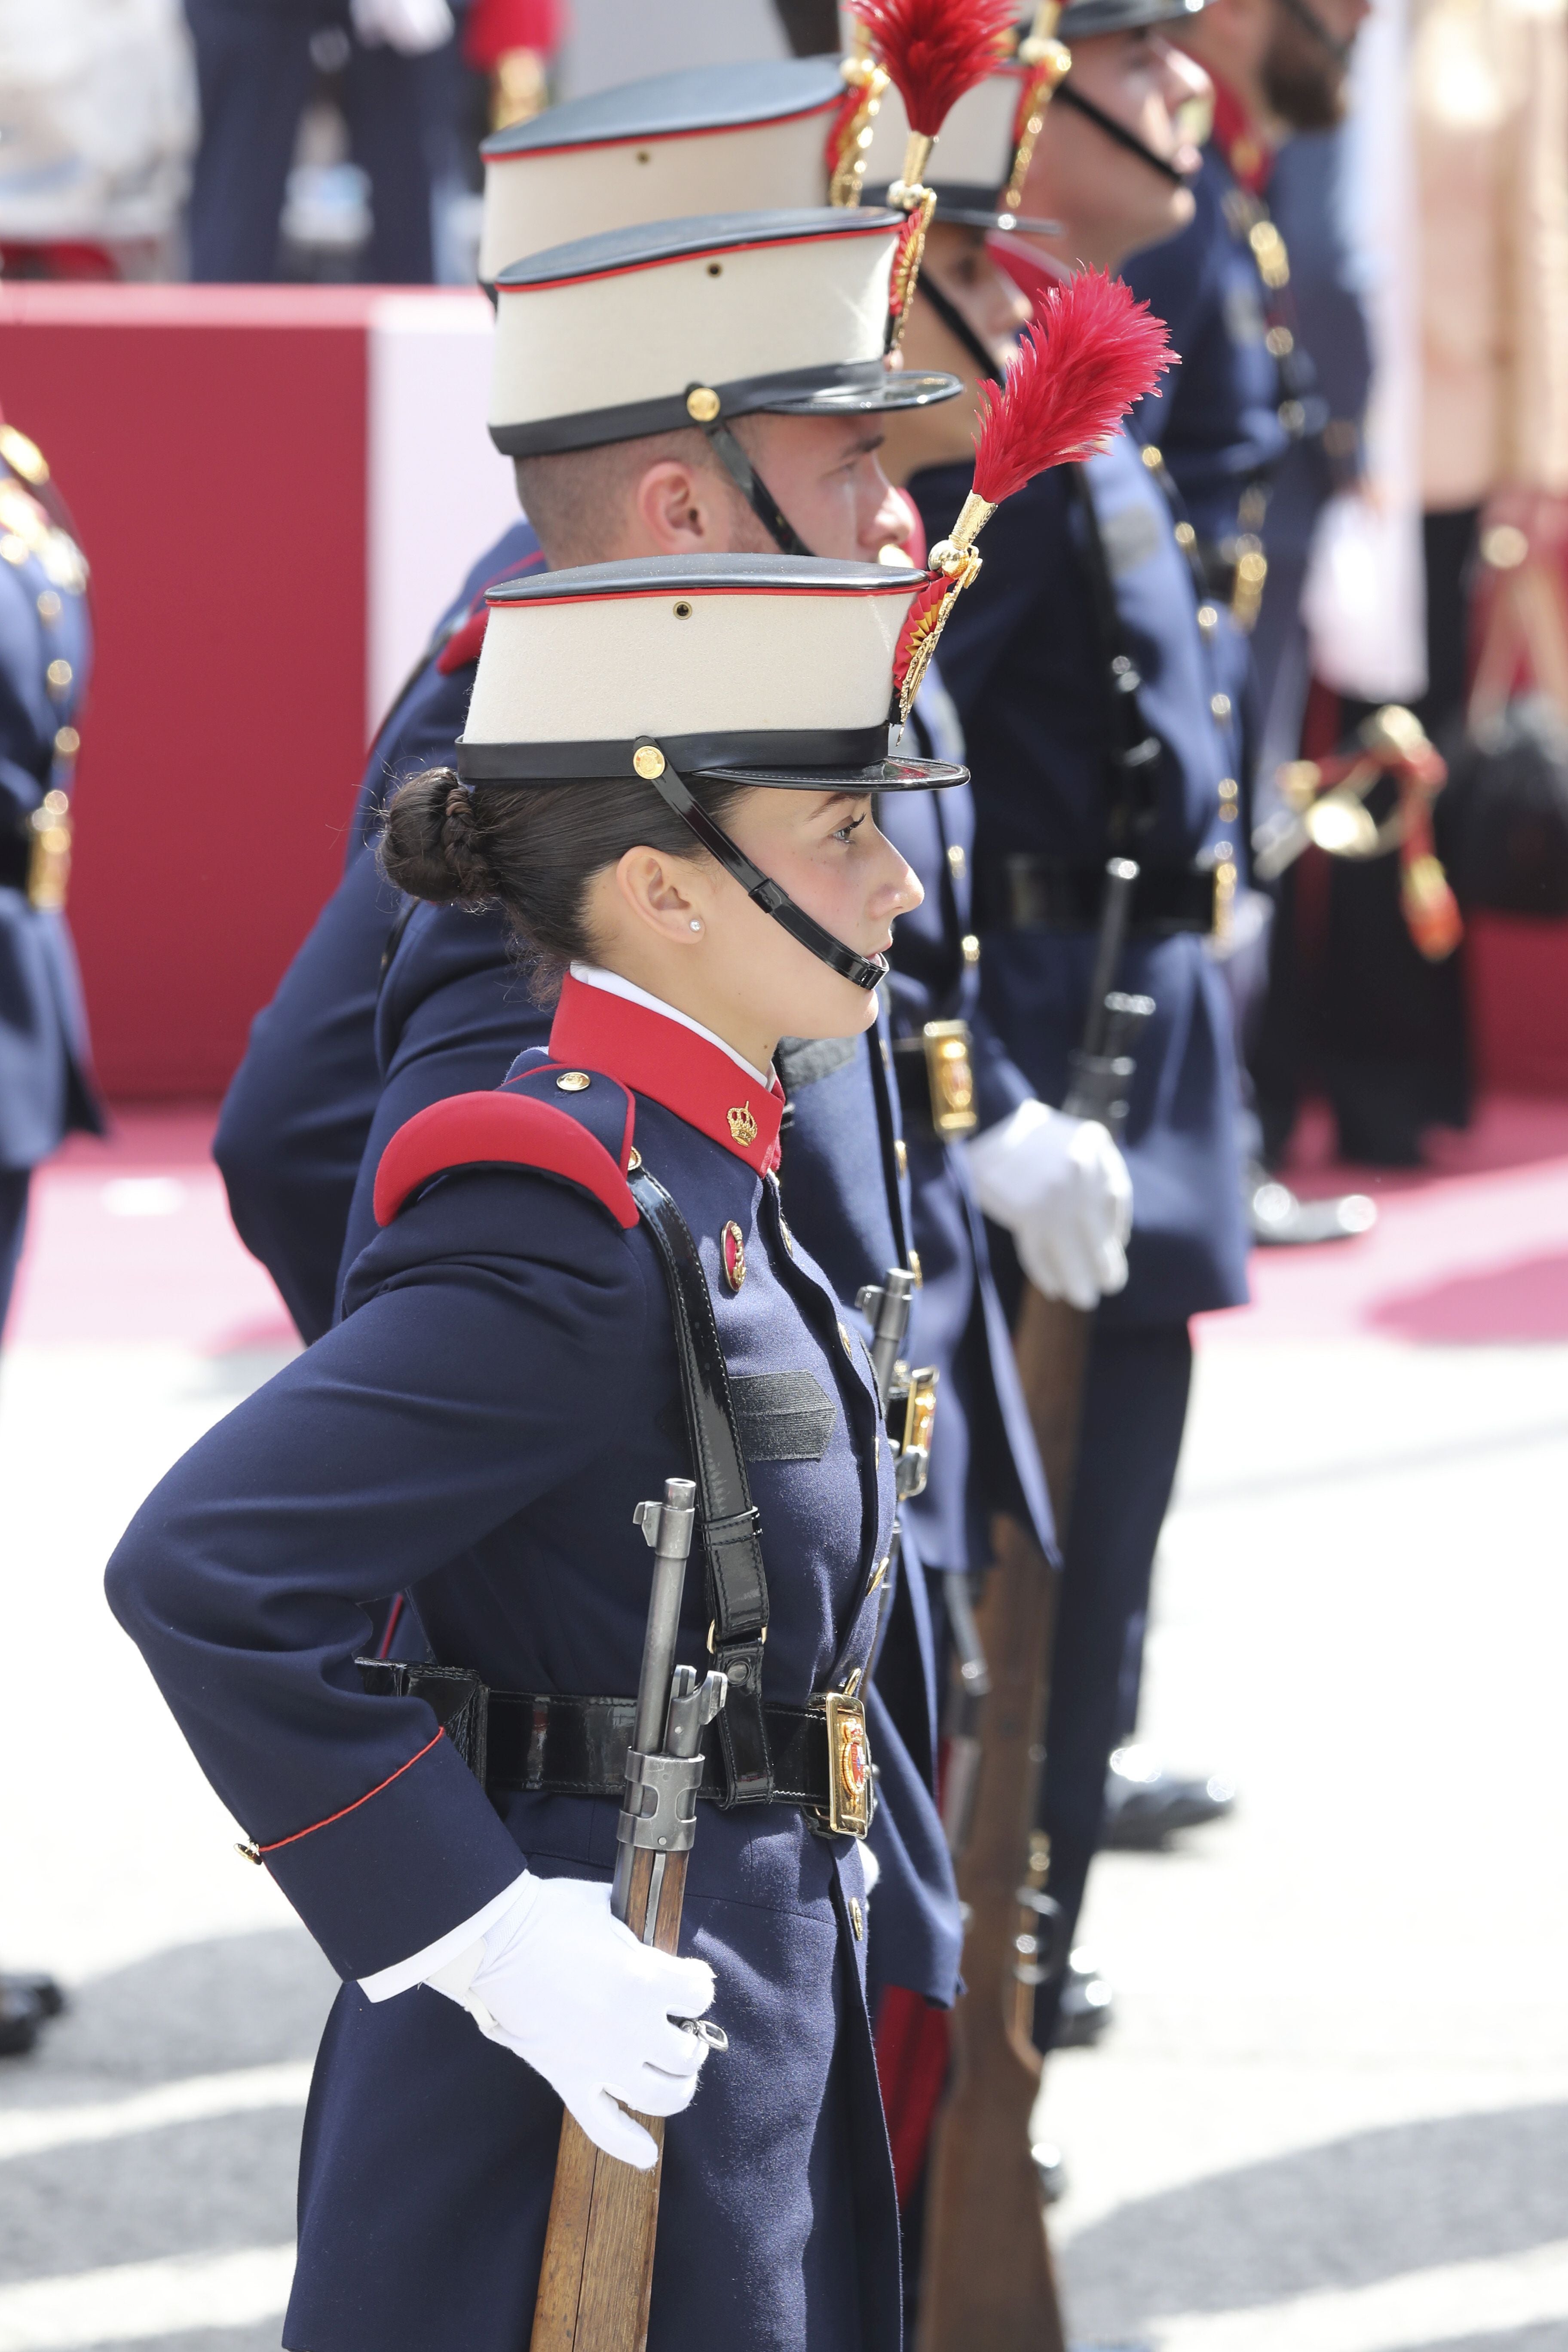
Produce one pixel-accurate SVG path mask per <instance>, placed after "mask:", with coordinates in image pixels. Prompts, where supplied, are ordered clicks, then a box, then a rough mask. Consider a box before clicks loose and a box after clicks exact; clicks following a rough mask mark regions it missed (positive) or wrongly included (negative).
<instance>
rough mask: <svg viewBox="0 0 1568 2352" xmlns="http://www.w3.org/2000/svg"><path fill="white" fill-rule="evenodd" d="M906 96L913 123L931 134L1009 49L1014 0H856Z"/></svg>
mask: <svg viewBox="0 0 1568 2352" xmlns="http://www.w3.org/2000/svg"><path fill="white" fill-rule="evenodd" d="M854 13H855V15H856V16H858V18H859V20H860V22H861V24H862V25H864V26H865V27H866V30H867V32H868V34H869V35H870V37H871V40H872V43H873V45H874V47H875V48H876V51H877V55H878V58H879V59H880V61H881V63H882V64H883V65H885V66H886V67H887V68H888V73H889V78H890V79H891V80H892V82H893V85H894V88H895V89H897V91H898V93H899V96H900V98H901V99H902V100H903V101H904V112H905V113H906V114H907V115H908V116H909V119H910V130H911V131H919V132H920V134H921V138H922V139H934V138H935V137H936V135H937V133H938V131H940V130H941V129H942V122H943V121H944V120H945V118H946V115H947V113H948V110H949V109H950V108H951V107H952V106H954V105H956V103H957V102H958V100H960V99H961V98H962V97H963V93H964V91H965V90H966V89H973V87H974V85H975V83H976V82H977V81H984V79H985V77H986V75H987V74H988V73H990V72H991V71H992V70H993V68H994V67H995V66H997V65H998V64H999V63H1000V62H1001V60H1002V58H1004V57H1005V55H1006V54H1007V51H1008V49H1009V47H1011V43H1010V41H1009V39H1008V36H1009V35H1010V34H1011V32H1012V29H1013V23H1014V19H1015V18H1016V16H1017V14H1018V9H1017V5H1016V0H854Z"/></svg>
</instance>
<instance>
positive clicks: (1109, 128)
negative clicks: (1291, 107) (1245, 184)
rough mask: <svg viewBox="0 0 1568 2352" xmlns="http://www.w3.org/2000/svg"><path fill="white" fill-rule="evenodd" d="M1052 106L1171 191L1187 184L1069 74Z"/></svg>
mask: <svg viewBox="0 0 1568 2352" xmlns="http://www.w3.org/2000/svg"><path fill="white" fill-rule="evenodd" d="M1287 5H1289V0H1287ZM1053 104H1055V105H1057V106H1070V107H1071V108H1072V109H1073V110H1074V111H1075V113H1078V114H1081V115H1082V116H1083V117H1084V119H1085V121H1089V122H1092V123H1093V125H1094V127H1095V129H1096V130H1097V131H1104V133H1105V135H1106V137H1107V138H1108V139H1110V140H1113V141H1114V142H1115V143H1116V145H1117V146H1118V147H1125V149H1126V150H1127V152H1128V153H1129V154H1130V155H1136V156H1137V158H1138V161H1139V162H1140V163H1147V164H1148V166H1149V169H1150V170H1151V171H1152V172H1158V173H1159V174H1160V177H1161V178H1162V179H1163V180H1169V181H1170V183H1171V184H1172V186H1173V187H1177V188H1184V187H1186V186H1187V185H1188V184H1189V181H1190V175H1189V174H1188V173H1185V172H1183V171H1180V170H1178V168H1177V166H1176V165H1175V164H1174V163H1167V161H1166V159H1165V157H1164V156H1163V155H1156V154H1155V152H1154V150H1153V149H1152V147H1145V146H1144V144H1143V142H1142V139H1140V138H1139V136H1138V133H1137V132H1136V131H1129V130H1128V128H1127V125H1126V124H1125V123H1124V122H1118V121H1117V120H1116V117H1115V116H1114V115H1113V114H1107V113H1106V111H1105V109H1104V108H1103V107H1102V106H1096V104H1095V102H1094V100H1093V99H1092V98H1085V96H1084V94H1083V92H1082V91H1081V90H1080V89H1074V88H1073V86H1072V76H1071V75H1070V74H1069V75H1068V78H1067V79H1066V81H1059V82H1058V84H1057V92H1056V97H1055V100H1053Z"/></svg>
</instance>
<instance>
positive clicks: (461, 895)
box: [380, 768, 497, 906]
mask: <svg viewBox="0 0 1568 2352" xmlns="http://www.w3.org/2000/svg"><path fill="white" fill-rule="evenodd" d="M380 856H381V867H382V871H383V873H384V875H385V876H386V878H387V880H388V881H389V882H392V883H395V885H396V887H397V888H398V889H400V890H406V891H407V893H408V895H409V897H410V898H428V899H431V900H433V901H434V902H435V903H436V904H437V905H438V906H439V905H444V904H447V903H449V902H450V901H451V900H453V899H461V900H463V901H465V902H466V903H467V904H468V905H469V906H479V905H482V904H483V903H484V902H485V900H487V899H489V898H495V896H496V895H497V891H496V880H495V876H494V873H493V871H492V869H491V866H490V862H489V856H488V855H487V853H486V848H485V844H484V838H483V825H482V821H481V819H480V816H479V811H478V809H477V807H476V805H475V802H474V796H473V794H472V793H471V792H470V791H469V790H468V786H467V785H466V784H463V783H460V782H458V778H457V777H456V776H455V775H454V774H453V772H452V771H451V769H450V768H427V769H426V771H425V772H424V774H423V775H418V776H410V777H409V779H408V781H407V782H406V783H403V784H400V785H399V786H398V788H397V790H396V791H395V793H393V795H392V798H391V799H390V801H388V803H387V805H386V822H385V824H384V827H383V830H382V835H381V844H380Z"/></svg>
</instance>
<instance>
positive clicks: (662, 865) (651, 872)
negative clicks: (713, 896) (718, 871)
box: [614, 847, 707, 947]
mask: <svg viewBox="0 0 1568 2352" xmlns="http://www.w3.org/2000/svg"><path fill="white" fill-rule="evenodd" d="M614 889H615V893H616V899H617V901H618V905H619V910H620V911H621V914H622V919H623V920H624V919H626V917H628V916H629V917H630V918H631V919H632V921H633V924H634V928H636V929H641V930H642V931H644V932H645V933H646V932H647V931H650V930H651V931H653V932H655V933H656V934H657V935H658V937H659V938H661V939H663V940H666V941H667V942H668V944H669V945H670V946H672V947H690V946H692V945H694V944H695V943H696V941H697V940H700V938H701V937H702V936H703V934H704V932H705V931H706V929H707V922H706V914H707V908H706V904H705V902H704V903H700V901H704V898H705V894H704V892H703V888H702V877H701V873H700V868H699V867H698V866H697V865H696V863H695V862H694V861H693V860H691V859H689V858H685V857H672V856H670V855H669V853H668V851H667V850H661V849H649V848H647V847H639V848H637V849H628V850H627V851H626V854H625V856H623V857H622V858H621V859H620V861H619V863H618V864H617V866H616V868H615V873H614Z"/></svg>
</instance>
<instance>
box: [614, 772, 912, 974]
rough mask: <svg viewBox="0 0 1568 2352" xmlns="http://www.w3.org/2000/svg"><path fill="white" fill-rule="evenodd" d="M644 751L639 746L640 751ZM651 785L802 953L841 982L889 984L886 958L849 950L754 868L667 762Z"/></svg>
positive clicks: (648, 780)
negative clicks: (804, 951)
mask: <svg viewBox="0 0 1568 2352" xmlns="http://www.w3.org/2000/svg"><path fill="white" fill-rule="evenodd" d="M644 740H645V741H646V742H647V744H648V746H649V748H651V749H653V750H657V749H658V746H657V744H654V743H653V740H652V738H651V737H647V738H645V739H644ZM641 748H642V746H641V745H640V744H639V746H638V749H639V750H640V749H641ZM647 782H649V783H651V784H652V786H653V788H654V791H655V792H656V793H658V796H659V798H660V800H661V801H663V802H664V803H665V805H666V807H667V808H672V809H673V810H674V811H675V814H676V815H677V816H678V817H679V818H680V820H681V822H682V823H683V824H687V825H689V827H690V829H691V831H692V832H693V833H694V834H695V835H697V838H698V840H699V841H700V843H701V844H702V846H703V848H704V849H705V850H707V852H708V854H709V856H710V857H716V858H717V859H718V861H719V863H720V865H721V866H722V867H723V868H724V871H725V873H726V874H728V875H731V877H733V878H734V880H735V881H737V882H738V883H739V884H740V886H741V887H742V890H743V891H744V892H745V894H746V896H747V898H750V899H751V901H752V905H753V906H757V907H760V908H762V910H763V914H764V915H771V916H772V917H773V920H774V922H775V923H782V924H783V926H784V929H785V930H786V931H787V932H788V933H789V935H790V937H791V939H792V940H799V941H800V944H801V946H802V947H803V948H805V949H808V950H810V952H811V953H812V954H813V955H814V956H816V958H817V959H818V960H819V961H821V962H823V963H825V964H826V965H828V966H829V967H830V969H831V970H832V971H836V972H838V973H839V974H840V975H841V976H842V978H844V979H845V980H852V981H853V982H854V983H855V985H856V987H857V988H864V989H872V988H875V987H876V985H877V983H878V982H879V981H883V980H886V978H887V976H888V959H887V957H886V956H880V955H878V956H863V955H857V954H856V952H855V950H854V949H853V948H847V947H846V946H845V945H844V943H843V941H842V940H836V939H835V938H834V936H833V934H832V932H831V931H829V930H825V929H823V926H822V925H821V924H820V923H818V922H816V921H814V919H812V917H811V916H810V915H808V914H806V913H805V910H804V909H803V908H799V907H797V906H796V905H795V900H794V899H793V898H791V897H790V896H789V894H788V893H787V891H784V890H781V889H780V887H779V886H778V884H777V883H776V882H770V881H769V879H768V877H767V876H766V875H765V874H764V873H763V870H762V867H761V866H753V865H752V861H751V859H750V858H749V857H748V856H746V853H745V851H744V850H743V849H742V848H740V847H739V846H738V845H736V844H735V843H734V842H732V841H731V838H730V836H729V835H728V834H727V833H726V832H725V831H724V830H723V828H722V826H721V825H717V824H714V822H713V819H712V818H711V817H710V815H709V814H708V812H707V810H706V809H705V808H703V807H702V806H701V805H700V803H699V801H698V800H697V798H696V795H695V794H694V793H692V792H691V790H690V788H689V785H688V784H687V783H686V782H685V781H684V780H683V779H682V778H681V777H679V776H678V775H677V774H676V772H675V770H674V769H673V768H672V767H671V766H670V765H669V763H668V761H666V762H665V765H664V768H663V770H662V771H661V772H660V773H659V774H658V775H657V776H650V777H649V778H648V779H647Z"/></svg>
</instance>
